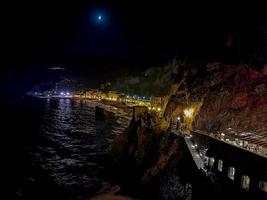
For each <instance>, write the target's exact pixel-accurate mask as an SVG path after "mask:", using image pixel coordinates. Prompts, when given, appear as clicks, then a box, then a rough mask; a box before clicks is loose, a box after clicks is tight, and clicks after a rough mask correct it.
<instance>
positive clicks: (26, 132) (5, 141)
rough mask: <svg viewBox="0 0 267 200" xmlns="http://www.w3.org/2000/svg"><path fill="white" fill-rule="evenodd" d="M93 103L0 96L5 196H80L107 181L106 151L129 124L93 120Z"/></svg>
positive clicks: (2, 175) (79, 197)
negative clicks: (105, 171)
mask: <svg viewBox="0 0 267 200" xmlns="http://www.w3.org/2000/svg"><path fill="white" fill-rule="evenodd" d="M95 105H96V103H95V102H92V101H88V100H73V99H38V98H29V97H12V98H11V97H6V98H3V97H1V100H0V109H1V173H2V174H1V177H2V178H1V182H2V184H1V185H2V186H1V188H2V191H3V192H2V194H1V195H2V196H4V197H5V198H4V199H25V200H26V199H84V198H85V197H90V196H92V195H94V194H95V193H96V192H97V191H99V190H100V189H101V187H102V186H103V183H104V184H105V183H106V182H109V180H106V177H105V173H104V170H105V166H107V165H108V162H109V161H108V158H107V156H106V152H107V151H108V150H109V148H110V144H111V143H112V141H113V139H114V138H115V137H116V135H119V134H120V133H121V132H122V131H123V130H124V129H125V128H126V127H127V126H128V123H129V122H128V121H127V120H126V119H123V118H117V117H114V118H111V119H108V120H104V121H98V120H96V119H95ZM1 199H2V198H1Z"/></svg>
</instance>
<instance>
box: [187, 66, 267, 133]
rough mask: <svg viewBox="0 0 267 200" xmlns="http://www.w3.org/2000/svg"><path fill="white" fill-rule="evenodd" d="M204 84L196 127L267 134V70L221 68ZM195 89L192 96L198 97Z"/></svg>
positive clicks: (209, 129) (215, 70)
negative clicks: (204, 90)
mask: <svg viewBox="0 0 267 200" xmlns="http://www.w3.org/2000/svg"><path fill="white" fill-rule="evenodd" d="M203 81H204V82H203V84H204V86H205V89H206V92H205V94H204V101H203V105H202V107H201V109H200V111H199V113H198V115H197V117H196V119H195V121H194V128H196V129H201V130H206V131H225V130H229V128H230V129H233V130H234V131H235V132H237V133H241V132H247V131H249V132H254V133H259V134H267V76H266V67H265V69H264V68H263V69H261V70H255V69H252V68H250V67H249V66H246V65H240V66H225V67H219V68H216V69H212V70H211V71H210V72H209V73H208V76H207V78H206V79H205V80H203ZM192 89H193V92H192V94H193V95H194V93H195V94H197V89H195V88H192ZM195 96H197V95H195ZM198 98H199V97H198Z"/></svg>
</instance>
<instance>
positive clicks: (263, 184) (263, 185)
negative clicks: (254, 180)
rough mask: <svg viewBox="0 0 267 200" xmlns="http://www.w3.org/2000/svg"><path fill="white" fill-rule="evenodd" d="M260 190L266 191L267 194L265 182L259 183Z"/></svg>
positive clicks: (266, 183)
mask: <svg viewBox="0 0 267 200" xmlns="http://www.w3.org/2000/svg"><path fill="white" fill-rule="evenodd" d="M259 188H260V189H261V190H262V191H264V192H267V182H265V181H261V182H259Z"/></svg>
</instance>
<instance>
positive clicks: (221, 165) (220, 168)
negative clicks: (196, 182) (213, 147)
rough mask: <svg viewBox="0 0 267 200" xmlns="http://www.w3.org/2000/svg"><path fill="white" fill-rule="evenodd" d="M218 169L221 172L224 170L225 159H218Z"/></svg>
mask: <svg viewBox="0 0 267 200" xmlns="http://www.w3.org/2000/svg"><path fill="white" fill-rule="evenodd" d="M218 170H219V171H220V172H222V170H223V161H222V160H219V161H218Z"/></svg>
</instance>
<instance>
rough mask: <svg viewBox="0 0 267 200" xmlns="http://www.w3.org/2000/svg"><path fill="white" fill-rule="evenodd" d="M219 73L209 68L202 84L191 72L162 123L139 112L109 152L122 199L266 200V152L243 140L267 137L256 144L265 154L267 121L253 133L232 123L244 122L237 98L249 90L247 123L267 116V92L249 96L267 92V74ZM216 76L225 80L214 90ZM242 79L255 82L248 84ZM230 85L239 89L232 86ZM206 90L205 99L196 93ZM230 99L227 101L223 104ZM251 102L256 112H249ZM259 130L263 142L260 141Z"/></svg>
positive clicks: (177, 89)
mask: <svg viewBox="0 0 267 200" xmlns="http://www.w3.org/2000/svg"><path fill="white" fill-rule="evenodd" d="M220 67H221V66H220V65H219V66H217V65H216V64H214V65H213V66H207V73H206V74H205V75H203V76H202V79H201V80H199V79H198V80H193V79H192V77H193V76H194V75H195V74H190V73H191V72H190V71H189V72H187V73H185V75H184V78H183V79H182V80H181V81H180V82H178V84H176V86H174V87H173V88H175V89H174V92H173V93H171V94H170V95H169V96H167V97H166V99H167V101H166V104H165V105H164V106H165V107H164V109H163V114H162V115H161V116H160V115H156V114H153V113H151V112H149V110H148V109H146V108H145V107H134V108H133V118H132V121H131V123H130V125H129V127H128V128H127V129H126V130H125V132H124V134H122V135H120V136H118V137H117V138H116V140H115V142H114V143H113V145H112V148H111V150H110V155H111V157H112V162H111V163H112V166H113V167H112V170H111V171H112V173H113V175H112V177H116V179H117V180H115V181H116V182H118V183H120V184H121V186H122V193H125V194H131V195H132V197H135V198H141V199H188V200H189V199H202V198H204V199H214V198H216V199H251V200H254V199H259V200H261V199H262V200H264V199H266V197H267V196H266V194H267V193H266V192H267V171H266V170H267V159H266V157H265V154H264V153H263V152H264V151H262V150H260V149H259V150H257V149H255V150H252V149H251V146H249V145H251V143H252V141H250V142H248V143H246V142H245V141H247V140H245V139H246V138H244V139H243V140H242V139H240V138H241V136H242V133H244V132H245V131H248V130H253V131H254V134H255V135H260V136H263V138H262V137H259V138H256V139H258V140H259V142H258V143H257V145H258V146H257V147H259V146H261V148H262V149H264V148H265V146H264V145H265V143H264V140H263V139H265V136H266V135H265V134H264V133H265V132H264V131H265V128H266V127H265V125H266V124H263V123H262V122H265V120H266V116H262V117H261V118H260V120H259V122H258V123H257V124H255V125H254V129H252V125H253V124H247V125H246V126H244V127H242V126H238V124H234V123H233V120H235V119H236V120H237V121H238V120H239V121H240V120H241V118H240V117H241V115H242V110H240V108H239V105H241V104H242V105H243V103H242V101H243V100H242V101H241V100H240V101H241V102H239V100H238V99H240V98H239V96H238V95H239V93H238V92H237V91H239V90H244V85H245V86H246V87H247V89H246V93H247V97H246V98H247V99H246V102H247V103H246V105H247V106H248V107H247V108H246V109H245V110H246V115H244V114H243V115H244V116H246V117H245V119H247V120H248V119H249V117H248V114H249V113H252V112H254V114H253V115H252V116H251V118H252V120H254V118H253V116H255V114H256V113H255V112H256V111H255V110H257V109H260V108H261V110H262V112H265V110H266V107H265V105H266V104H265V103H266V102H265V101H266V98H265V100H264V99H263V97H266V92H263V91H261V93H260V94H257V95H255V94H254V93H253V95H252V94H250V93H251V90H252V89H255V87H256V88H258V87H259V86H258V85H261V84H266V79H264V78H262V76H264V77H265V78H266V74H263V75H261V73H260V72H259V73H258V75H257V72H256V71H255V72H254V71H253V70H251V69H250V68H249V67H245V68H241V67H237V68H236V69H235V70H232V71H234V72H232V71H231V70H230V69H231V67H229V68H227V70H230V72H228V73H226V74H221V75H218V73H219V74H220V70H225V68H223V69H222V68H220ZM194 73H195V72H194ZM214 74H217V75H216V77H217V76H218V77H220V78H221V80H220V81H219V80H217V79H216V81H217V82H216V81H211V80H210V79H209V80H208V81H209V84H208V83H206V81H207V77H213V76H215V75H214ZM255 74H256V75H255ZM198 76H199V75H198ZM221 76H222V77H221ZM243 76H245V77H247V76H248V78H247V82H246V83H243ZM255 76H256V78H255ZM233 77H234V79H233ZM192 80H193V81H192ZM230 80H231V81H232V80H234V81H235V82H236V83H235V84H232V85H231V84H229V83H228V82H229V81H230ZM202 81H203V82H204V83H202ZM195 82H198V84H196V83H195ZM210 82H212V83H210ZM199 84H204V85H205V84H206V88H204V89H205V91H201V93H200V91H197V90H198V89H199V88H198V85H199ZM237 85H238V87H237ZM215 91H216V92H217V93H215ZM225 92H228V93H230V94H229V95H230V96H226V95H225ZM200 94H201V95H200ZM215 94H216V95H215ZM235 95H237V96H235ZM250 95H251V96H250ZM226 97H227V98H228V100H223V101H222V98H226ZM211 99H213V101H211ZM251 101H253V102H254V109H252V108H250V102H251ZM208 102H209V103H208ZM218 102H221V104H219V103H218ZM255 102H257V104H256V106H255ZM236 106H237V107H238V108H235V107H236ZM235 109H236V110H235ZM224 112H226V113H225V114H224V115H222V114H223V113H224ZM259 114H260V113H259ZM223 116H224V117H223ZM227 116H228V117H227ZM256 116H257V115H256ZM222 117H223V118H222ZM219 119H221V121H220V120H219ZM227 119H228V120H230V121H227ZM231 120H232V121H231ZM208 122H209V123H208ZM230 122H231V123H230ZM238 123H239V125H241V124H242V123H240V122H238ZM229 124H231V127H228V125H229ZM257 126H258V127H261V130H262V132H263V134H257V133H259V129H256V128H257ZM234 131H236V132H234ZM251 132H252V131H251ZM222 133H223V134H222ZM234 136H236V137H234ZM253 144H254V143H253ZM259 144H260V145H259Z"/></svg>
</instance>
